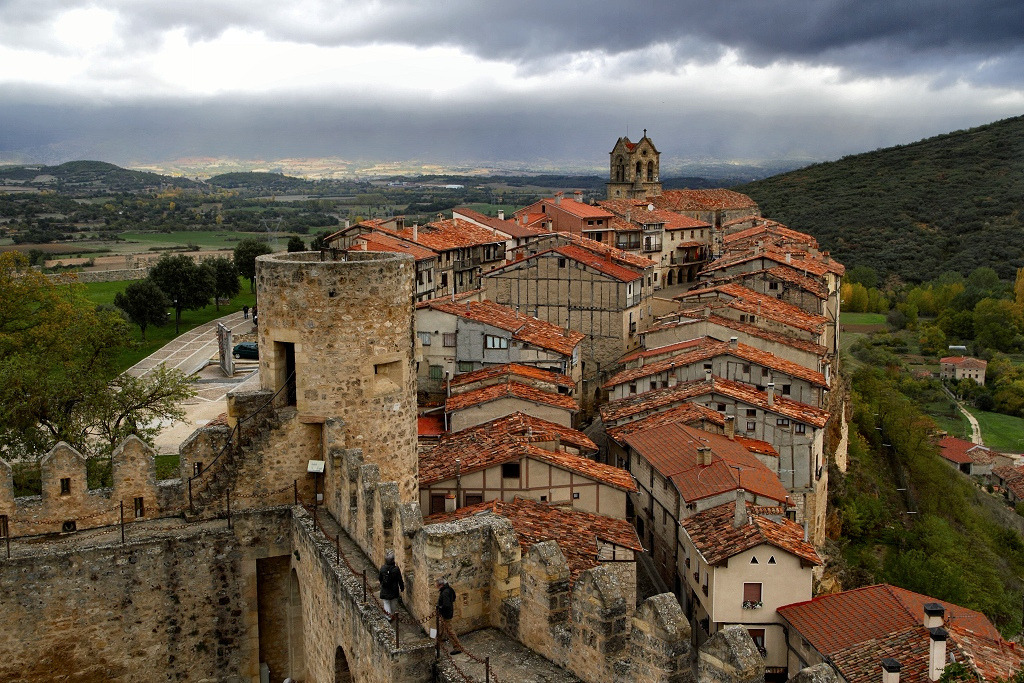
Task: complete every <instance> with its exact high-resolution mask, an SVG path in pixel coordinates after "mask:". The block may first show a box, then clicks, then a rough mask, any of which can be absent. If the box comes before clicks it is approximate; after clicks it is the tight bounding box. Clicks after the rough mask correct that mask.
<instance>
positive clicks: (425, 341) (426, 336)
mask: <svg viewBox="0 0 1024 683" xmlns="http://www.w3.org/2000/svg"><path fill="white" fill-rule="evenodd" d="M416 336H417V337H419V338H420V344H422V345H423V346H430V333H429V332H417V333H416Z"/></svg>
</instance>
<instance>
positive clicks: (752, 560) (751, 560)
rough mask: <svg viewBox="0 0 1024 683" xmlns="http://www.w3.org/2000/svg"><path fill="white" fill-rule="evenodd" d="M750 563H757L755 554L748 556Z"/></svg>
mask: <svg viewBox="0 0 1024 683" xmlns="http://www.w3.org/2000/svg"><path fill="white" fill-rule="evenodd" d="M750 564H758V561H757V557H756V556H754V557H751V558H750Z"/></svg>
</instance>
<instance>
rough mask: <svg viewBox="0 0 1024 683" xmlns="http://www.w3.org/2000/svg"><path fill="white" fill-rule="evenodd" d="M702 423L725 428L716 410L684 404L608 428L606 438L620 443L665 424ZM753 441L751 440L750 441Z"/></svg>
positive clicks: (697, 424)
mask: <svg viewBox="0 0 1024 683" xmlns="http://www.w3.org/2000/svg"><path fill="white" fill-rule="evenodd" d="M704 423H711V424H715V425H718V426H719V427H725V418H724V417H722V414H721V413H720V412H718V411H717V410H712V409H711V408H708V407H707V406H702V405H701V404H699V403H684V404H682V405H680V406H676V407H675V408H670V409H668V410H664V411H662V412H660V413H653V414H651V415H648V416H647V417H643V418H640V419H639V420H633V421H632V422H624V423H623V424H621V425H618V426H616V427H608V428H607V430H606V431H607V433H608V436H609V437H610V438H612V439H614V440H616V441H622V440H623V437H625V436H626V435H627V434H632V433H634V432H638V431H641V430H645V429H651V428H652V427H660V426H661V425H666V424H685V425H689V426H690V427H699V426H700V425H703V424H704ZM751 441H753V439H751Z"/></svg>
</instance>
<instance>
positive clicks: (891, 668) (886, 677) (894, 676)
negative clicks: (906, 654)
mask: <svg viewBox="0 0 1024 683" xmlns="http://www.w3.org/2000/svg"><path fill="white" fill-rule="evenodd" d="M901 668H902V667H901V666H900V663H899V662H897V661H896V660H895V659H893V658H892V657H886V658H885V659H883V660H882V683H900V669H901Z"/></svg>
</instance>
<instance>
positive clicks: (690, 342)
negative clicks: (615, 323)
mask: <svg viewBox="0 0 1024 683" xmlns="http://www.w3.org/2000/svg"><path fill="white" fill-rule="evenodd" d="M708 339H713V337H694V338H693V339H687V340H686V341H681V342H675V343H674V344H665V345H664V346H656V347H653V348H650V349H637V350H636V351H630V352H629V353H627V354H626V355H624V356H623V357H622V358H620V359H619V363H620V364H621V365H626V364H627V363H631V362H632V361H635V360H639V359H640V358H643V359H644V361H645V362H646V361H647V359H649V358H660V357H661V356H673V355H675V354H677V353H679V352H680V351H684V350H686V349H692V348H694V347H696V346H700V345H702V344H705V343H706V342H707V340H708ZM715 341H719V340H717V339H716V340H715Z"/></svg>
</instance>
